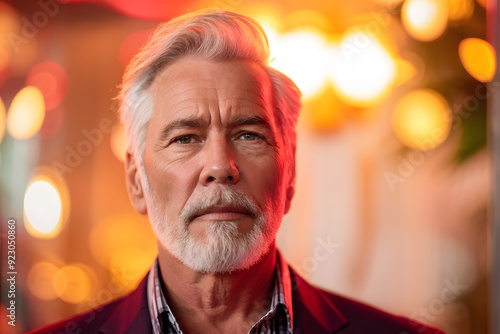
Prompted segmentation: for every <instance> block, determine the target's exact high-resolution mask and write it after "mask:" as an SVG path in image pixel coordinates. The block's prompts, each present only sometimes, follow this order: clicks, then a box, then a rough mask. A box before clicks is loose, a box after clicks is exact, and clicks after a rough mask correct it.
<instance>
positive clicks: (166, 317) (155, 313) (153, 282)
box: [147, 250, 293, 334]
mask: <svg viewBox="0 0 500 334" xmlns="http://www.w3.org/2000/svg"><path fill="white" fill-rule="evenodd" d="M147 297H148V308H149V314H150V318H151V323H152V325H153V333H154V334H161V333H182V331H181V329H180V326H179V324H178V323H177V320H176V319H175V317H174V315H173V313H172V311H171V310H170V307H169V306H168V303H167V300H166V298H165V295H164V293H163V288H162V283H161V273H160V265H159V262H158V258H157V259H156V261H155V262H154V263H153V265H152V266H151V269H150V270H149V277H148V282H147ZM278 305H282V306H283V307H284V310H285V314H286V318H287V327H288V332H289V333H293V308H292V281H291V278H290V270H289V268H288V264H287V263H286V261H285V258H284V257H283V255H282V254H281V252H279V251H278V250H277V251H276V280H275V286H274V290H273V295H272V298H271V307H270V309H269V311H268V312H267V314H266V315H265V316H264V317H263V318H262V319H265V318H268V317H272V316H273V315H274V314H275V313H276V309H277V307H278ZM262 319H261V320H260V321H262ZM167 321H168V322H169V323H170V325H172V327H173V329H174V331H171V330H170V329H167V328H169V327H168V324H167V323H166V322H167Z"/></svg>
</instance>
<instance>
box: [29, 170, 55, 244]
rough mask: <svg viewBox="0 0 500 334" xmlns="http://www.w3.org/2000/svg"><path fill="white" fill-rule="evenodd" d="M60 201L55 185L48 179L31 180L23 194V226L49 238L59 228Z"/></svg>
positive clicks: (34, 233) (33, 232)
mask: <svg viewBox="0 0 500 334" xmlns="http://www.w3.org/2000/svg"><path fill="white" fill-rule="evenodd" d="M61 212H62V201H61V197H60V195H59V192H58V191H57V189H56V187H55V186H54V185H53V184H52V183H51V181H50V180H48V179H45V180H44V179H35V180H34V181H32V182H31V183H30V184H29V185H28V187H27V190H26V193H25V195H24V215H25V218H26V219H25V226H26V230H27V231H28V233H30V234H31V235H33V236H36V237H46V238H50V237H53V236H55V235H57V234H58V233H59V231H60V229H61V225H62V224H61Z"/></svg>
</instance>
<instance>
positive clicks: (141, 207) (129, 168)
mask: <svg viewBox="0 0 500 334" xmlns="http://www.w3.org/2000/svg"><path fill="white" fill-rule="evenodd" d="M141 173H142V169H141V164H140V161H139V159H136V157H135V156H134V155H133V153H131V152H130V151H127V155H126V158H125V181H126V183H127V191H128V196H129V198H130V201H131V202H132V205H133V206H134V208H135V209H136V210H137V212H139V213H140V214H142V215H145V214H147V213H148V209H147V206H146V200H145V198H144V189H145V188H144V186H143V184H142V176H141Z"/></svg>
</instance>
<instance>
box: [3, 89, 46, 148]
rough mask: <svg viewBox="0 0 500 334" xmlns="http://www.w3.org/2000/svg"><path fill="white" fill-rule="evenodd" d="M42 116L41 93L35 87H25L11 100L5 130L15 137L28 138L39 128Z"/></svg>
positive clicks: (43, 104) (42, 101)
mask: <svg viewBox="0 0 500 334" xmlns="http://www.w3.org/2000/svg"><path fill="white" fill-rule="evenodd" d="M44 116H45V103H44V100H43V96H42V93H41V92H40V90H38V88H36V87H32V86H28V87H25V88H23V89H21V90H20V91H19V92H18V93H17V94H16V96H15V97H14V99H13V100H12V103H11V105H10V108H9V112H8V113H7V120H6V125H7V131H8V132H9V134H10V135H11V136H12V137H13V138H15V139H19V140H25V139H29V138H31V137H33V136H34V135H36V134H37V133H38V131H39V130H40V127H41V126H42V123H43V119H44Z"/></svg>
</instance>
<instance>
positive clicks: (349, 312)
mask: <svg viewBox="0 0 500 334" xmlns="http://www.w3.org/2000/svg"><path fill="white" fill-rule="evenodd" d="M268 57H269V50H268V45H267V39H266V37H265V34H264V32H263V30H262V28H261V27H260V26H259V25H258V23H256V22H255V21H253V20H252V19H250V18H248V17H245V16H242V15H238V14H235V13H231V12H222V11H220V12H201V13H197V14H191V15H187V16H183V17H180V18H177V19H175V20H172V21H170V22H168V23H166V24H163V25H160V26H159V27H158V29H157V30H156V31H155V33H154V34H153V36H152V38H151V39H150V41H149V42H148V43H147V44H146V45H145V47H144V48H143V49H142V50H141V52H140V53H139V54H138V55H137V56H136V57H135V58H134V60H133V61H132V62H131V64H130V65H129V67H128V68H127V71H126V73H125V76H124V80H123V86H122V92H121V95H120V98H121V102H122V106H121V117H122V121H123V123H124V125H125V127H126V131H127V135H128V139H129V149H128V153H127V159H126V163H125V169H126V182H127V188H128V192H129V195H130V199H131V202H132V204H133V206H134V207H135V209H136V210H137V211H138V212H139V213H141V214H147V215H148V216H149V219H150V221H151V224H152V226H153V229H154V231H155V234H156V236H157V239H158V247H159V254H158V260H157V261H156V262H155V264H154V265H153V266H152V268H151V270H150V272H149V274H148V275H147V276H146V278H144V280H143V281H142V282H141V283H140V285H139V287H138V288H137V289H136V290H135V291H134V292H132V293H131V294H130V295H128V296H126V297H124V298H122V299H119V300H117V301H114V302H112V303H110V304H108V305H105V306H102V307H100V308H98V309H95V310H92V311H89V312H87V313H84V314H82V315H78V316H76V317H74V318H71V319H68V320H65V321H63V322H60V323H58V324H55V325H52V326H48V327H46V328H44V329H41V330H39V331H36V332H35V333H60V332H63V333H64V332H67V333H345V334H349V333H395V334H404V333H442V332H440V331H438V330H435V329H431V328H429V327H426V326H423V325H421V324H416V323H414V322H411V321H410V320H408V319H405V318H401V317H396V316H392V315H389V314H386V313H384V312H382V311H379V310H377V309H374V308H371V307H369V306H366V305H363V304H360V303H357V302H354V301H351V300H349V299H346V298H343V297H340V296H337V295H334V294H331V293H329V292H326V291H323V290H320V289H318V288H315V287H312V286H311V285H309V284H308V283H307V282H305V281H304V280H303V279H302V278H301V277H300V276H298V275H297V273H295V272H294V271H293V270H292V269H291V268H290V267H289V266H288V265H287V263H286V262H285V260H284V259H283V257H282V256H281V255H280V253H279V252H278V251H277V250H276V247H275V236H276V233H277V231H278V228H279V226H280V222H281V219H282V217H283V215H284V214H286V213H287V212H288V210H289V208H290V203H291V200H292V197H293V194H294V181H295V142H296V134H295V125H296V122H297V117H298V113H299V109H300V92H299V90H298V89H297V87H296V86H295V85H294V84H293V82H292V81H291V80H290V79H288V78H287V77H286V76H284V75H283V74H281V73H280V72H278V71H276V70H274V69H272V68H271V67H269V66H268V64H267V62H268Z"/></svg>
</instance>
